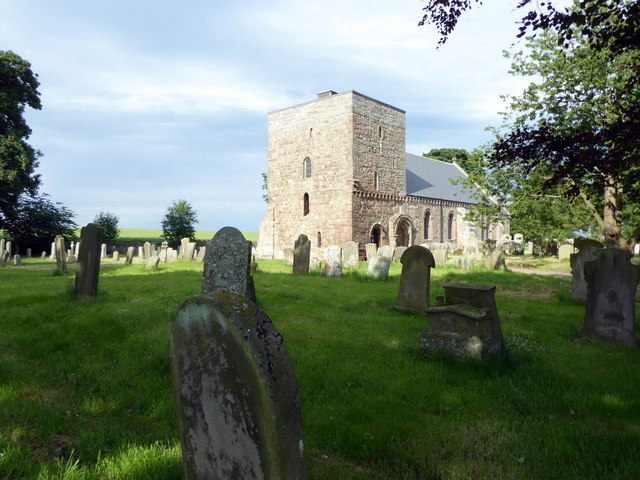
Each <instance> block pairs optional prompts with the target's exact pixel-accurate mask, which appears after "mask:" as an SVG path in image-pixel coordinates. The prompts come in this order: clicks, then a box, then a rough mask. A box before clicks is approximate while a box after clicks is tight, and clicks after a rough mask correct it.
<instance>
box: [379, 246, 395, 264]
mask: <svg viewBox="0 0 640 480" xmlns="http://www.w3.org/2000/svg"><path fill="white" fill-rule="evenodd" d="M377 256H378V257H385V258H388V259H389V260H391V259H392V258H393V248H391V246H389V245H383V246H382V247H380V248H379V249H378V255H377Z"/></svg>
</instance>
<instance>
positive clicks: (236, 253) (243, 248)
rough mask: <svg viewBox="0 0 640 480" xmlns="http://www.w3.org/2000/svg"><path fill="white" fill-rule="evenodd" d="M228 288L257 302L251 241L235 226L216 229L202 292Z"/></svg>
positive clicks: (208, 246) (206, 256)
mask: <svg viewBox="0 0 640 480" xmlns="http://www.w3.org/2000/svg"><path fill="white" fill-rule="evenodd" d="M218 291H226V292H233V293H237V294H238V295H242V296H245V297H247V298H249V299H251V300H253V301H254V302H255V300H256V290H255V286H254V283H253V276H251V242H249V241H248V240H247V239H245V238H244V235H242V232H240V230H238V229H237V228H234V227H224V228H222V229H220V230H218V231H217V232H216V234H215V235H214V236H213V238H212V239H211V240H210V241H209V242H208V244H207V253H206V254H205V256H204V271H203V274H202V293H203V294H206V293H212V292H218Z"/></svg>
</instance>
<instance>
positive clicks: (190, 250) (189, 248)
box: [184, 242, 196, 262]
mask: <svg viewBox="0 0 640 480" xmlns="http://www.w3.org/2000/svg"><path fill="white" fill-rule="evenodd" d="M195 253H196V243H195V242H187V245H186V246H185V247H184V259H185V260H186V261H187V262H191V261H192V260H193V256H194V255H195Z"/></svg>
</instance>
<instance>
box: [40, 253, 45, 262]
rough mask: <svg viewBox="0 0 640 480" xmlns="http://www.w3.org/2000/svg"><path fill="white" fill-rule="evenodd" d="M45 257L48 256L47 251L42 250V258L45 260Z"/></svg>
mask: <svg viewBox="0 0 640 480" xmlns="http://www.w3.org/2000/svg"><path fill="white" fill-rule="evenodd" d="M45 258H47V252H42V253H41V254H40V260H44V259H45Z"/></svg>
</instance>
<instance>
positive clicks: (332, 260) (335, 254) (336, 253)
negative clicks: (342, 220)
mask: <svg viewBox="0 0 640 480" xmlns="http://www.w3.org/2000/svg"><path fill="white" fill-rule="evenodd" d="M324 259H325V264H324V274H325V275H326V276H327V277H341V276H342V248H340V247H339V246H337V245H331V246H330V247H327V249H326V250H325V255H324Z"/></svg>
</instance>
